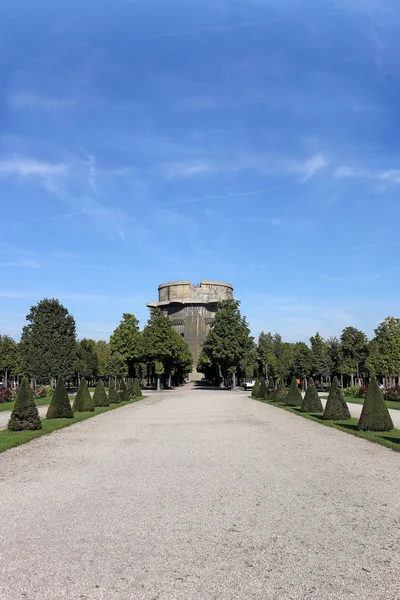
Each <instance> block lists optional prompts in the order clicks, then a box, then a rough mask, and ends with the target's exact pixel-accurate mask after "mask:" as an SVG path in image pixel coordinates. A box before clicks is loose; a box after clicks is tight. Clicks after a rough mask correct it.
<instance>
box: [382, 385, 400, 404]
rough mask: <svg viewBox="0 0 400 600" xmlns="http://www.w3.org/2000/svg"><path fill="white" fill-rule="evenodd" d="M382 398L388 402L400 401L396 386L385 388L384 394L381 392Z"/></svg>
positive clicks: (399, 393)
mask: <svg viewBox="0 0 400 600" xmlns="http://www.w3.org/2000/svg"><path fill="white" fill-rule="evenodd" d="M383 398H384V400H386V401H388V402H400V392H399V389H398V388H397V387H396V388H389V389H387V390H385V391H384V394H383Z"/></svg>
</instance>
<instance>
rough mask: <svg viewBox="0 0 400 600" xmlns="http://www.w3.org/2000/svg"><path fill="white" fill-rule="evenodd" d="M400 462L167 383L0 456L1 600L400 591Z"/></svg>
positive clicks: (329, 596)
mask: <svg viewBox="0 0 400 600" xmlns="http://www.w3.org/2000/svg"><path fill="white" fill-rule="evenodd" d="M399 475H400V460H399V455H398V454H396V453H394V452H392V451H391V450H389V449H386V448H383V447H380V446H378V445H376V444H371V443H369V442H367V441H365V440H361V439H358V438H355V437H353V436H351V435H347V434H345V433H341V432H339V431H336V430H333V429H330V428H328V427H323V426H321V425H318V424H316V423H314V422H311V421H307V420H306V419H302V418H300V417H298V416H295V415H292V414H290V413H288V412H286V411H283V410H281V409H279V408H275V407H272V406H268V405H265V404H262V403H259V402H257V401H254V400H251V399H250V398H248V397H247V394H246V393H243V392H225V391H212V390H197V389H191V388H184V389H182V388H181V389H179V390H177V391H173V392H164V393H160V394H153V395H152V397H150V398H147V399H146V400H144V401H142V402H140V403H137V404H133V405H130V406H126V407H123V408H120V409H118V410H115V411H111V412H109V413H105V414H103V415H101V416H98V417H96V418H94V419H89V420H88V421H85V422H82V423H79V424H76V425H73V426H72V427H69V428H67V429H64V430H61V431H58V432H56V433H54V434H52V435H50V436H45V437H43V438H40V439H38V440H35V441H34V442H31V443H29V444H26V445H25V446H21V447H20V448H15V449H13V450H10V451H8V452H6V453H4V454H2V455H0V481H1V483H0V490H1V503H2V507H3V517H2V519H1V521H0V598H1V600H18V599H25V600H58V599H68V600H75V599H76V600H82V599H85V600H86V599H90V600H98V599H104V600H106V599H107V600H117V599H118V600H128V599H129V600H136V599H137V600H142V599H143V600H174V599H178V600H234V599H243V600H252V599H257V600H270V599H271V600H272V599H274V600H284V599H293V600H294V599H305V598H312V599H316V600H325V599H326V600H335V599H339V598H340V599H346V600H347V599H362V600H365V599H368V600H373V599H381V600H398V599H399V598H400V583H399V573H400V560H399V558H400V557H399V547H400V546H399V537H400V501H399V498H400V494H399Z"/></svg>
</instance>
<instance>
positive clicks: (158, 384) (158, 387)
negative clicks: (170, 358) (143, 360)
mask: <svg viewBox="0 0 400 600" xmlns="http://www.w3.org/2000/svg"><path fill="white" fill-rule="evenodd" d="M160 390H161V375H157V392H159V391H160Z"/></svg>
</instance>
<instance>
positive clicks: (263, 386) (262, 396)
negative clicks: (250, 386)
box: [257, 377, 267, 400]
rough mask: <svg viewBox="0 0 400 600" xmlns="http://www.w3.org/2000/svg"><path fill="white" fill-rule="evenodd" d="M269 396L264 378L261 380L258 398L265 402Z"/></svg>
mask: <svg viewBox="0 0 400 600" xmlns="http://www.w3.org/2000/svg"><path fill="white" fill-rule="evenodd" d="M266 396H267V385H266V383H265V379H264V377H263V378H262V379H261V383H260V387H259V388H258V396H257V398H259V399H260V400H265V398H266Z"/></svg>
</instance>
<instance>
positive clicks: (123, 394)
mask: <svg viewBox="0 0 400 600" xmlns="http://www.w3.org/2000/svg"><path fill="white" fill-rule="evenodd" d="M119 399H120V402H126V401H127V400H129V392H128V390H127V387H126V383H125V381H124V380H123V379H122V381H121V384H120V386H119Z"/></svg>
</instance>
